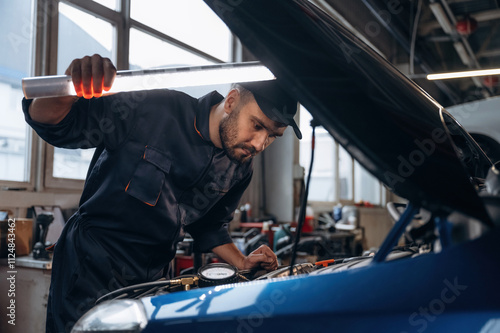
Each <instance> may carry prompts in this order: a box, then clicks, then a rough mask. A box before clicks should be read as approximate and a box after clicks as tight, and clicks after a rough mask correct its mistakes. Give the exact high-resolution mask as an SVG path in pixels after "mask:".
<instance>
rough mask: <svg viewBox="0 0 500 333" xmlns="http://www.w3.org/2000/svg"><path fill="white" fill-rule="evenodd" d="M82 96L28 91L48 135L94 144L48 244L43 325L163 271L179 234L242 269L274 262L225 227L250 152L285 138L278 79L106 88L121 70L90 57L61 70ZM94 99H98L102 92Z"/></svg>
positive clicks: (52, 139)
mask: <svg viewBox="0 0 500 333" xmlns="http://www.w3.org/2000/svg"><path fill="white" fill-rule="evenodd" d="M66 74H67V75H71V77H72V80H73V83H74V86H75V90H76V92H77V96H67V97H57V98H38V99H34V100H26V99H24V100H23V111H24V113H25V118H26V121H27V123H28V124H29V125H30V126H31V127H32V128H33V129H34V130H35V131H36V132H37V133H38V135H39V136H40V137H41V138H43V139H44V140H45V141H47V142H48V143H50V144H52V145H54V146H56V147H63V148H92V147H95V148H96V152H95V153H94V156H93V158H92V161H91V164H90V167H89V171H88V174H87V177H86V181H85V186H84V189H83V193H82V196H81V200H80V204H79V209H78V211H77V212H76V213H75V214H74V215H73V216H72V217H71V218H70V219H69V220H68V222H67V223H66V225H65V227H64V229H63V231H62V234H61V236H60V238H59V240H58V241H57V244H56V246H55V249H54V256H53V268H52V279H51V287H50V293H49V301H48V307H47V332H67V331H69V330H70V329H71V327H72V326H73V325H74V324H75V322H76V320H78V318H79V317H80V316H82V315H83V314H84V313H85V312H86V311H87V310H88V309H90V308H91V307H92V306H93V305H94V302H95V301H96V299H97V298H99V297H100V296H102V295H104V294H106V293H108V292H110V291H113V290H116V289H118V288H122V287H124V286H128V285H132V284H137V283H143V282H148V281H153V280H157V279H159V278H161V277H170V272H169V270H170V261H171V260H172V259H173V258H174V256H175V253H176V245H177V243H178V242H179V241H181V240H182V239H183V238H184V235H185V233H186V232H189V234H190V235H191V236H192V237H193V239H194V241H195V244H196V245H195V246H196V250H197V251H201V252H208V251H210V250H211V251H212V252H214V253H215V254H217V255H218V256H219V257H220V258H222V259H223V260H225V261H226V262H228V263H230V264H232V265H234V266H236V267H237V268H239V269H250V268H254V267H259V266H260V267H262V268H265V269H266V270H274V269H276V268H277V258H276V255H275V254H274V253H273V252H272V250H271V249H270V248H268V247H267V246H261V247H260V248H258V249H257V250H255V251H254V252H252V253H251V254H249V255H248V256H245V255H243V254H242V253H241V252H240V251H239V250H238V249H237V248H236V246H235V245H234V244H233V243H232V240H231V238H230V236H229V233H228V231H227V224H228V223H229V222H230V221H231V219H232V216H233V212H234V210H235V209H236V207H237V205H238V203H239V200H240V198H241V196H242V194H243V191H244V190H245V188H246V187H247V185H248V184H249V182H250V179H251V177H252V158H253V156H255V155H256V154H257V153H260V152H261V151H263V150H264V149H265V148H266V147H267V146H269V144H271V143H272V142H273V141H274V139H275V138H276V137H279V136H282V135H283V132H284V131H285V129H286V127H287V126H288V125H290V126H292V127H293V129H294V131H295V133H296V135H297V136H298V137H299V138H300V137H301V133H300V130H299V129H298V127H297V124H296V123H295V121H294V120H293V116H294V114H295V112H296V110H297V103H296V101H294V100H293V99H292V98H290V96H288V94H286V92H284V91H283V90H282V89H281V88H280V87H279V85H278V82H276V81H266V82H254V83H242V84H237V85H233V87H232V89H231V90H230V91H229V93H228V94H227V96H226V97H225V98H224V97H223V96H221V95H220V94H219V93H217V92H216V91H214V92H212V93H209V94H207V95H205V96H204V97H202V98H200V99H195V98H193V97H191V96H188V95H186V94H184V93H181V92H178V91H174V90H167V89H158V90H150V91H140V92H132V93H118V94H110V95H106V96H104V97H101V96H102V93H103V91H108V90H109V89H110V88H111V86H112V84H113V81H114V78H115V76H116V68H115V66H114V65H113V64H112V62H111V61H110V60H109V59H107V58H103V57H101V56H99V55H97V54H95V55H93V56H92V57H89V56H86V57H83V58H81V59H75V60H73V62H72V63H71V64H70V66H69V67H68V69H67V70H66ZM99 97H101V98H99Z"/></svg>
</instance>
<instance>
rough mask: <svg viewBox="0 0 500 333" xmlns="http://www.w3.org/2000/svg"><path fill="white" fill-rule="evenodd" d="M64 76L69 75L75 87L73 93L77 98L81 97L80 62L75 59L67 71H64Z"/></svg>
mask: <svg viewBox="0 0 500 333" xmlns="http://www.w3.org/2000/svg"><path fill="white" fill-rule="evenodd" d="M66 75H71V80H72V81H73V85H74V87H75V92H76V95H77V96H78V97H82V96H83V90H82V70H81V60H80V59H75V60H73V61H72V62H71V64H70V65H69V67H68V69H67V70H66Z"/></svg>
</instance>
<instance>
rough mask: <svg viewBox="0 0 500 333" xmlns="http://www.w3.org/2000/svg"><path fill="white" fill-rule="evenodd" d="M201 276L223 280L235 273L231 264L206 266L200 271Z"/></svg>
mask: <svg viewBox="0 0 500 333" xmlns="http://www.w3.org/2000/svg"><path fill="white" fill-rule="evenodd" d="M200 274H201V275H203V277H205V278H207V279H211V280H223V279H227V278H230V277H232V276H234V275H235V274H236V272H235V271H234V269H233V268H232V267H231V266H226V265H224V266H219V265H217V266H207V267H205V269H203V270H202V271H201V272H200Z"/></svg>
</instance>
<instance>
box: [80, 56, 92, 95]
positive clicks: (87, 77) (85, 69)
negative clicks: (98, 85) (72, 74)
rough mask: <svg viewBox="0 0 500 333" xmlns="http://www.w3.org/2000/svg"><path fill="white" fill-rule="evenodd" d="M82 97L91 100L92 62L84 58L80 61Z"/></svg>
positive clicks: (88, 58)
mask: <svg viewBox="0 0 500 333" xmlns="http://www.w3.org/2000/svg"><path fill="white" fill-rule="evenodd" d="M81 68H82V69H81V71H82V88H83V97H84V98H87V99H89V98H92V60H91V58H90V57H89V56H85V57H83V58H82V61H81Z"/></svg>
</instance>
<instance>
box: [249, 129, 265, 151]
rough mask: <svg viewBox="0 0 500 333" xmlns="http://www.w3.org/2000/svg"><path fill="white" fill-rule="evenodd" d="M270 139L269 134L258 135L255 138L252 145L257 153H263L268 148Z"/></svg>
mask: <svg viewBox="0 0 500 333" xmlns="http://www.w3.org/2000/svg"><path fill="white" fill-rule="evenodd" d="M268 140H269V137H268V135H267V133H258V134H256V135H255V137H254V138H253V140H252V142H251V144H252V147H253V148H254V149H255V152H256V153H260V152H262V151H263V150H264V149H266V147H267V143H268Z"/></svg>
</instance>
